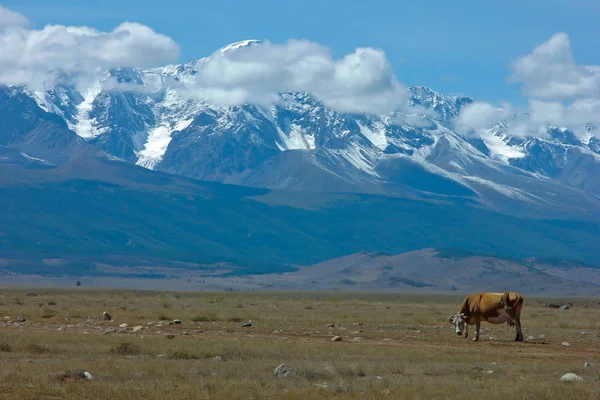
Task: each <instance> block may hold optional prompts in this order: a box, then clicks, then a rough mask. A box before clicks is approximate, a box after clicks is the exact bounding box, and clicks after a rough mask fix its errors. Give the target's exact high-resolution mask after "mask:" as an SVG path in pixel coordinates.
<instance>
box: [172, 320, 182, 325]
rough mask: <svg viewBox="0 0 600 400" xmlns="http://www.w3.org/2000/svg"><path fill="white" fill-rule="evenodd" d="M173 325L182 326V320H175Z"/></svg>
mask: <svg viewBox="0 0 600 400" xmlns="http://www.w3.org/2000/svg"><path fill="white" fill-rule="evenodd" d="M173 323H174V324H175V325H179V324H181V320H180V319H174V320H173Z"/></svg>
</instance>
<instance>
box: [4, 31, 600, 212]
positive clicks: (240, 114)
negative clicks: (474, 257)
mask: <svg viewBox="0 0 600 400" xmlns="http://www.w3.org/2000/svg"><path fill="white" fill-rule="evenodd" d="M257 43H260V42H259V41H254V40H248V41H242V42H238V43H234V44H231V45H229V46H226V47H224V48H222V49H219V50H217V52H215V53H214V54H213V55H212V56H211V57H215V56H218V55H219V54H226V53H229V52H235V51H236V50H237V49H239V48H243V47H246V46H252V45H255V44H257ZM208 62H210V57H207V58H203V59H200V60H196V61H192V62H190V63H186V64H182V65H170V66H166V67H162V68H153V69H139V70H138V69H136V70H134V69H114V70H110V71H107V72H106V73H105V74H104V75H103V76H102V77H101V79H99V80H98V81H97V82H93V83H91V84H90V85H88V87H87V88H85V89H80V88H77V87H76V86H75V85H74V84H69V83H68V79H67V78H65V82H67V83H64V84H61V85H59V86H57V87H55V88H53V89H52V90H49V91H47V92H35V91H32V90H29V89H28V88H5V89H3V90H4V94H3V97H0V101H2V104H0V113H2V114H0V115H4V118H0V121H1V123H2V124H3V128H5V129H4V131H3V132H0V135H2V134H4V135H5V136H6V135H9V134H13V133H12V132H13V130H14V129H13V128H12V127H11V126H12V125H11V124H13V125H14V124H17V123H16V122H14V121H11V119H20V120H27V116H26V115H28V114H23V112H21V113H19V112H18V111H17V112H13V114H11V115H8V111H6V110H8V109H11V110H12V108H10V107H13V106H11V105H10V101H9V100H10V99H12V98H16V99H18V101H20V102H25V103H26V102H27V101H31V104H28V107H29V108H31V107H32V105H36V104H37V106H38V107H39V109H40V110H39V112H38V114H40V115H44V116H47V115H54V116H56V117H60V118H59V119H58V120H57V121H58V122H57V121H55V123H56V124H58V125H61V129H65V130H66V129H67V128H68V129H69V130H71V131H73V132H75V133H76V134H77V137H75V138H74V139H76V140H75V141H76V142H78V143H80V144H81V145H82V146H83V145H85V146H88V147H90V148H92V147H93V148H95V149H101V150H102V151H103V152H105V153H106V154H108V155H110V156H113V157H117V158H120V159H123V160H126V161H128V162H131V163H135V164H138V165H140V166H143V167H146V168H149V169H156V170H160V171H166V172H171V173H175V174H179V175H183V176H186V177H191V178H196V179H202V180H211V181H218V182H225V183H231V184H238V185H247V186H254V187H266V188H277V189H298V190H324V191H346V192H362V193H380V194H390V195H402V196H408V197H415V198H423V197H426V198H432V199H438V200H443V199H444V198H452V199H454V200H456V199H462V200H464V201H466V202H468V203H472V204H479V205H483V206H486V207H490V208H492V209H496V210H499V211H504V212H510V213H522V214H525V215H527V214H532V213H533V214H536V215H544V216H556V215H557V213H566V214H568V215H574V216H583V217H585V218H589V217H594V218H596V217H598V216H599V215H600V139H598V138H596V137H595V136H593V132H594V129H595V128H594V127H590V128H589V132H590V135H589V138H587V139H582V138H579V137H577V136H575V135H574V134H573V133H572V132H570V131H569V130H567V129H564V128H560V127H548V135H546V136H544V137H526V138H522V137H519V136H516V135H513V134H511V126H510V121H508V122H499V124H498V125H496V126H494V127H490V131H489V135H487V136H485V137H484V138H473V137H467V136H462V135H460V134H458V133H457V132H456V131H455V129H454V124H455V121H456V118H457V116H458V114H459V113H460V110H461V109H462V107H464V106H465V105H467V104H470V103H472V102H473V100H472V99H471V98H468V97H455V96H454V97H451V96H444V95H441V94H439V93H436V92H435V91H433V90H431V89H429V88H427V87H423V86H418V87H412V88H409V90H410V94H411V99H410V104H411V107H409V109H408V110H403V111H397V112H395V113H391V114H388V115H381V116H373V115H358V114H351V113H342V112H337V111H335V110H332V109H330V108H328V107H326V106H325V105H324V104H323V103H322V102H321V101H319V99H317V98H315V97H314V96H312V95H311V94H308V93H299V92H286V93H282V94H281V97H282V101H281V102H280V103H279V104H276V105H273V106H270V107H265V106H257V105H241V106H231V107H223V106H218V105H215V104H211V103H209V102H206V101H203V100H196V99H193V98H191V97H187V96H184V95H182V93H181V91H180V88H181V85H182V84H185V83H191V82H194V81H195V80H196V79H198V78H197V73H198V69H199V68H201V67H202V65H204V64H205V63H208ZM123 87H128V88H129V89H128V90H123ZM11 96H12V97H11ZM26 99H29V100H26ZM13 108H14V107H13ZM44 118H46V117H44ZM7 120H8V122H6V121H7ZM7 123H8V125H6V124H7ZM7 126H8V128H7ZM11 129H12V130H11ZM13 136H14V134H13ZM51 137H53V136H52V135H51V134H50V133H48V134H47V135H46V136H45V137H44V140H52V139H51ZM11 140H12V139H11ZM27 140H29V139H27ZM29 142H31V141H30V140H29ZM10 143H21V142H19V141H14V140H12V142H11V141H10V140H4V141H3V142H2V143H0V145H7V144H10ZM15 146H16V145H15ZM61 146H62V144H57V145H56V147H61ZM86 148H87V147H86ZM31 156H32V157H39V158H44V154H41V153H40V154H31Z"/></svg>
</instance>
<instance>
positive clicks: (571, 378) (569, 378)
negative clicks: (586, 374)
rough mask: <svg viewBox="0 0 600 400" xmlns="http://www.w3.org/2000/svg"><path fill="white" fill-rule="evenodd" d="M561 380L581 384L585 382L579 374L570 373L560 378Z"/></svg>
mask: <svg viewBox="0 0 600 400" xmlns="http://www.w3.org/2000/svg"><path fill="white" fill-rule="evenodd" d="M560 380H561V381H563V382H572V381H577V382H581V381H582V380H583V378H582V377H581V376H579V375H577V374H573V373H571V372H569V373H568V374H564V375H563V376H562V378H560Z"/></svg>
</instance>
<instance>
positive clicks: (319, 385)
mask: <svg viewBox="0 0 600 400" xmlns="http://www.w3.org/2000/svg"><path fill="white" fill-rule="evenodd" d="M313 386H314V387H318V388H321V389H327V388H328V386H327V384H326V383H313Z"/></svg>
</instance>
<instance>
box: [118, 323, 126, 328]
mask: <svg viewBox="0 0 600 400" xmlns="http://www.w3.org/2000/svg"><path fill="white" fill-rule="evenodd" d="M119 328H127V324H121V325H119Z"/></svg>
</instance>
